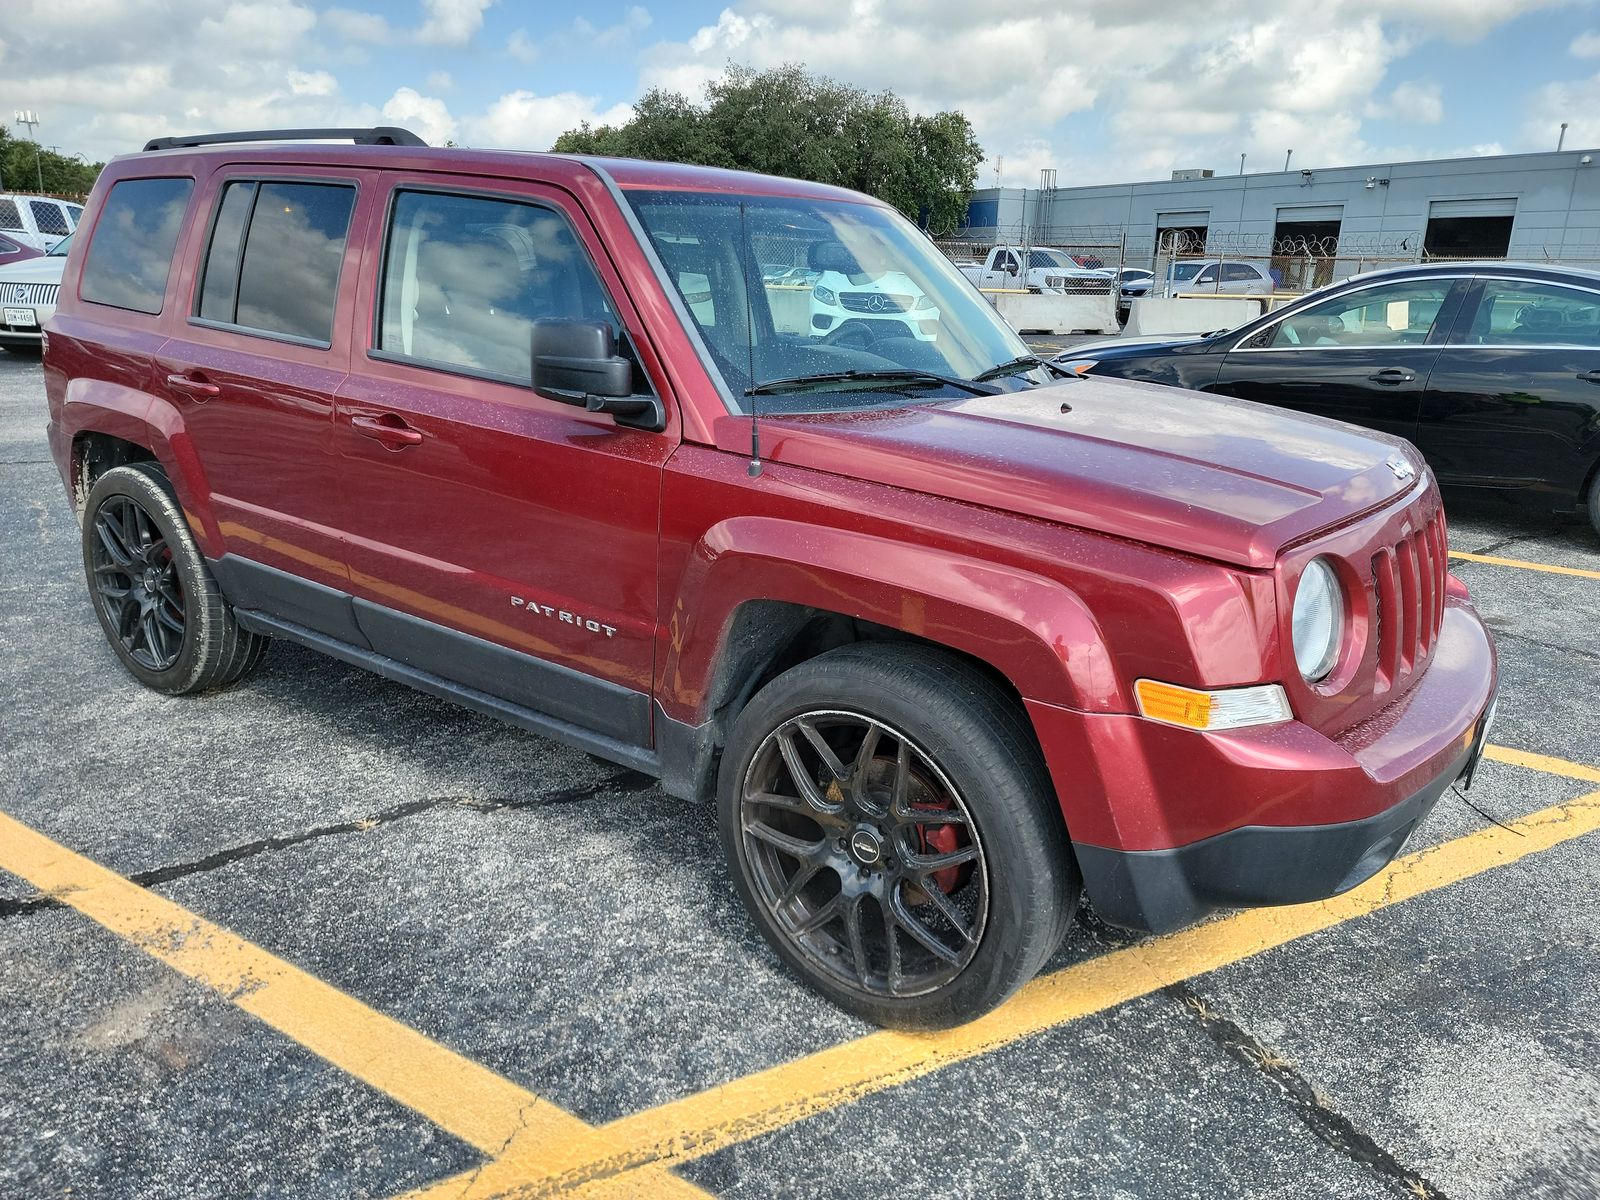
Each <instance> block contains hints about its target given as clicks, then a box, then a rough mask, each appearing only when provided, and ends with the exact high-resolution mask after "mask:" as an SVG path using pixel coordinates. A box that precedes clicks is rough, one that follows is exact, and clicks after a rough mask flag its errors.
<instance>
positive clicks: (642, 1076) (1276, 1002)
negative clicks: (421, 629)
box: [0, 339, 1600, 1200]
mask: <svg viewBox="0 0 1600 1200" xmlns="http://www.w3.org/2000/svg"><path fill="white" fill-rule="evenodd" d="M1058 340H1060V339H1058ZM44 422H45V407H44V390H43V383H42V374H41V369H40V366H39V364H38V362H37V361H36V360H29V359H26V358H18V357H14V356H7V355H5V354H0V556H3V558H0V561H3V563H4V567H3V569H0V596H3V601H4V602H3V605H0V672H3V673H4V680H5V682H4V688H3V695H4V697H5V715H4V727H5V737H4V739H3V742H0V1029H3V1030H4V1031H5V1032H4V1036H3V1038H0V1131H3V1132H0V1198H4V1200H11V1198H13V1197H44V1196H75V1197H82V1196H96V1197H101V1196H104V1197H129V1198H139V1200H165V1198H177V1197H233V1196H282V1197H344V1196H371V1197H391V1196H401V1195H404V1196H408V1197H411V1198H412V1200H420V1198H422V1197H426V1198H427V1200H443V1198H445V1197H468V1196H472V1197H489V1196H496V1197H500V1196H505V1197H510V1196H518V1197H531V1196H548V1195H583V1196H611V1197H624V1196H640V1197H655V1196H690V1195H714V1196H727V1197H752V1198H755V1197H835V1196H837V1197H859V1196H887V1195H890V1194H893V1195H897V1196H908V1197H909V1196H952V1197H953V1196H972V1197H999V1196H1061V1197H1068V1196H1084V1197H1140V1198H1144V1197H1191V1196H1193V1197H1234V1196H1241V1197H1283V1198H1289V1197H1295V1198H1301V1197H1351V1198H1365V1197H1379V1196H1402V1197H1404V1196H1412V1197H1423V1198H1427V1197H1435V1198H1437V1197H1450V1198H1451V1200H1462V1198H1467V1197H1470V1198H1488V1197H1507V1198H1509V1197H1517V1198H1519V1200H1523V1198H1535V1197H1538V1198H1555V1197H1572V1198H1577V1197H1588V1196H1592V1195H1594V1194H1596V1192H1597V1191H1600V1021H1597V1019H1596V1013H1597V1012H1600V882H1597V880H1600V871H1597V869H1596V851H1597V848H1600V834H1597V832H1596V831H1597V830H1600V790H1597V789H1600V720H1597V718H1596V715H1595V708H1596V705H1595V696H1596V694H1597V689H1600V632H1597V628H1600V623H1597V620H1596V614H1597V613H1600V539H1597V538H1596V536H1595V535H1594V533H1593V532H1592V531H1590V530H1589V529H1588V528H1587V526H1585V525H1583V524H1580V523H1577V522H1570V523H1567V524H1560V523H1558V522H1556V521H1554V520H1553V519H1550V518H1545V517H1539V516H1536V515H1529V514H1525V513H1519V512H1516V511H1513V510H1511V509H1509V508H1502V507H1499V506H1485V505H1483V504H1482V503H1479V504H1477V505H1472V506H1468V505H1465V504H1459V503H1458V504H1454V505H1452V507H1451V509H1450V511H1451V517H1452V527H1451V532H1450V541H1451V546H1452V549H1453V551H1455V552H1456V553H1457V555H1458V557H1457V559H1456V561H1455V562H1454V564H1453V567H1454V569H1455V571H1456V572H1457V574H1458V575H1459V576H1460V577H1461V578H1462V579H1463V580H1464V581H1465V582H1466V583H1467V584H1468V585H1469V587H1470V588H1471V589H1472V591H1473V594H1474V596H1475V598H1476V600H1477V603H1478V604H1479V606H1480V608H1481V609H1482V611H1483V613H1484V614H1485V616H1486V617H1487V619H1488V621H1489V623H1490V624H1491V626H1492V627H1493V628H1494V630H1495V631H1496V633H1497V635H1498V639H1499V647H1500V653H1501V662H1502V671H1503V681H1502V691H1501V703H1500V718H1499V724H1498V726H1497V727H1496V730H1495V733H1494V738H1493V741H1494V743H1495V745H1494V747H1493V748H1492V749H1491V751H1490V755H1489V760H1488V761H1486V762H1485V763H1484V765H1483V767H1482V770H1481V772H1480V775H1479V778H1478V781H1477V783H1476V785H1475V786H1474V787H1473V788H1472V790H1471V791H1470V793H1468V794H1467V796H1466V797H1465V798H1463V797H1460V796H1458V795H1455V794H1447V795H1446V797H1445V798H1444V799H1443V800H1442V801H1441V802H1440V804H1439V806H1438V808H1437V809H1436V810H1435V811H1434V813H1433V815H1432V816H1431V818H1430V819H1429V820H1428V822H1427V823H1426V824H1425V825H1424V826H1423V828H1422V829H1421V830H1420V831H1419V833H1418V834H1417V836H1416V838H1415V839H1414V840H1413V842H1412V843H1411V844H1410V845H1408V847H1407V849H1406V854H1405V856H1404V857H1403V858H1402V859H1401V860H1400V861H1399V862H1397V863H1396V864H1395V866H1394V867H1392V868H1391V869H1390V870H1388V871H1386V872H1384V873H1383V874H1381V875H1380V876H1379V877H1378V878H1376V879H1374V880H1373V881H1371V882H1369V883H1368V884H1366V885H1364V886H1363V887H1361V888H1359V889H1357V890H1356V891H1355V892H1353V893H1350V894H1349V895H1347V896H1343V897H1339V898H1336V899H1335V900H1332V901H1329V902H1327V903H1325V904H1319V905H1307V906H1300V907H1296V908H1289V909H1280V910H1270V911H1261V912H1252V913H1242V914H1222V915H1220V916H1218V917H1217V918H1215V919H1213V920H1211V921H1209V922H1207V923H1206V924H1203V925H1201V926H1199V927H1197V928H1194V929H1191V930H1187V931H1184V932H1181V933H1178V934H1174V935H1169V936H1167V937H1164V938H1158V939H1145V940H1142V941H1141V940H1135V939H1132V938H1129V937H1127V936H1125V935H1122V934H1120V933H1118V932H1116V931H1114V930H1111V929H1109V928H1107V927H1104V926H1102V925H1100V924H1099V923H1098V922H1096V920H1095V919H1094V916H1093V913H1092V910H1091V911H1087V912H1085V913H1083V914H1082V915H1081V916H1080V920H1079V928H1078V929H1077V930H1076V931H1075V932H1074V934H1073V935H1072V936H1071V937H1069V938H1068V940H1067V942H1066V944H1065V945H1064V947H1063V949H1062V950H1061V952H1060V954H1059V955H1058V958H1057V961H1056V962H1055V963H1054V964H1052V967H1051V968H1050V970H1049V972H1048V973H1047V974H1046V975H1045V976H1044V977H1042V978H1040V979H1039V980H1038V981H1036V982H1035V983H1033V984H1031V985H1030V986H1029V987H1028V988H1026V989H1025V990H1024V992H1023V993H1022V994H1021V995H1019V996H1018V997H1016V998H1015V999H1014V1000H1013V1001H1011V1002H1010V1003H1009V1004H1007V1005H1006V1006H1005V1007H1004V1008H1002V1009H1001V1010H999V1011H998V1012H996V1013H994V1014H992V1015H991V1016H989V1017H987V1018H984V1019H983V1020H981V1021H979V1022H977V1023H975V1024H973V1025H970V1026H967V1027H965V1028H962V1029H958V1030H955V1031H951V1032H948V1033H942V1034H926V1035H909V1034H891V1033H885V1032H881V1031H877V1030H874V1029H873V1028H871V1027H868V1026H865V1025H863V1024H861V1023H859V1022H858V1021H856V1020H854V1019H853V1018H850V1017H846V1016H844V1015H843V1014H841V1013H840V1012H839V1011H838V1010H836V1009H834V1008H832V1007H830V1006H829V1005H828V1004H827V1003H826V1002H824V1001H822V1000H821V999H820V998H818V997H817V996H816V995H815V994H814V993H812V992H811V991H809V990H808V989H806V988H805V987H803V986H802V985H801V984H799V983H798V982H797V981H795V980H794V979H792V978H791V977H790V976H788V975H787V974H786V973H785V972H784V971H783V970H782V969H781V967H780V966H779V964H778V962H777V960H776V959H775V957H774V956H773V955H772V954H771V953H770V951H769V950H768V949H767V947H766V944H765V943H764V942H763V941H762V940H761V938H760V937H759V935H758V934H757V932H756V930H755V928H754V926H753V925H752V924H751V923H750V922H749V921H748V920H747V919H746V917H745V916H744V913H743V911H742V909H741V908H740V906H739V903H738V900H737V898H736V896H735V893H734V889H733V886H732V884H731V882H730V881H729V879H728V878H727V872H726V869H725V867H724V865H723V862H722V859H721V855H720V852H719V850H718V846H717V840H716V836H715V828H714V821H713V814H712V813H711V811H710V810H709V809H708V808H701V807H695V806H691V805H687V804H684V803H682V802H680V801H677V800H674V799H671V798H670V797H667V796H665V795H664V794H663V793H662V792H660V791H659V790H657V789H656V788H655V787H654V786H653V785H652V784H651V781H650V780H648V779H646V778H645V777H643V776H640V775H637V774H635V773H632V772H629V771H626V770H623V769H621V768H618V767H615V766H612V765H609V764H605V763H602V762H599V761H597V760H595V759H592V758H590V757H588V756H586V755H584V754H581V753H577V752H574V751H569V750H566V749H563V748H561V747H558V746H555V745H554V744H551V743H548V742H544V741H541V740H539V739H537V738H534V737H532V736H529V735H527V734H524V733H521V732H519V731H517V730H516V729H513V728H511V727H510V726H506V725H502V724H498V723H496V722H494V721H492V720H489V719H487V718H484V717H480V716H477V715H475V714H472V713H469V712H466V711H464V710H461V709H458V708H455V707H452V706H450V705H448V704H446V703H443V702H442V701H438V700H435V699H432V698H429V697H426V696H423V695H421V694H418V693H416V692H412V691H410V690H407V689H406V688H404V687H401V686H399V685H397V684H393V683H390V682H387V681H384V680H381V679H378V678H376V677H374V676H371V675H368V674H364V673H362V672H360V671H358V670H356V669H354V668H351V667H347V666H344V665H342V664H340V663H337V662H334V661H332V660H329V659H324V658H321V657H318V656H317V655H315V654H313V653H312V652H310V651H308V650H304V649H302V648H300V647H298V646H293V645H283V644H279V645H275V646H274V647H273V648H272V650H271V652H270V653H269V655H268V658H267V661H266V663H265V664H264V666H263V669H262V670H261V671H259V672H258V673H257V674H256V675H254V676H252V677H251V678H250V679H249V680H247V681H246V682H245V683H244V684H243V685H241V686H240V687H238V688H236V689H234V690H231V691H228V692H224V693H220V694H215V695H211V696H207V697H204V698H200V699H167V698H164V697H161V696H158V695H156V694H154V693H152V692H149V691H146V690H145V689H143V688H142V687H140V686H139V685H138V684H137V683H136V682H135V681H134V680H133V679H132V678H131V677H130V676H129V675H128V674H127V673H126V672H125V671H123V670H122V669H121V667H120V666H119V665H118V664H117V662H116V660H115V658H114V657H113V655H112V653H111V651H110V649H109V648H108V647H107V646H106V644H105V642H104V639H103V637H102V635H101V632H100V629H99V627H98V625H97V624H96V621H95V619H94V616H93V614H92V612H91V611H90V608H89V605H88V602H87V599H86V597H85V594H84V584H83V575H82V566H81V561H80V552H79V548H78V540H77V538H78V530H77V526H76V523H75V521H74V519H73V516H72V513H71V511H70V509H69V507H68V504H67V501H66V499H65V496H64V494H63V491H62V488H61V484H60V480H59V479H58V477H57V475H56V471H55V468H54V466H53V465H52V464H51V463H50V462H49V460H48V454H47V452H46V447H45V440H44V432H43V429H44Z"/></svg>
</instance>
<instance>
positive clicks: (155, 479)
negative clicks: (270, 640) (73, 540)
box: [83, 462, 267, 696]
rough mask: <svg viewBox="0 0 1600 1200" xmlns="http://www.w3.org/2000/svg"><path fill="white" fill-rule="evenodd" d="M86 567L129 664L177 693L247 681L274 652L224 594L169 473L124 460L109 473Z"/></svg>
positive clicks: (99, 489) (103, 617) (95, 491)
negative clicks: (237, 614)
mask: <svg viewBox="0 0 1600 1200" xmlns="http://www.w3.org/2000/svg"><path fill="white" fill-rule="evenodd" d="M83 570H84V575H85V577H86V578H87V581H88V584H89V595H90V598H91V600H92V603H93V604H94V611H95V616H96V617H97V618H98V619H99V621H100V627H101V628H102V629H103V630H104V631H105V635H106V640H107V641H108V642H109V643H110V644H111V649H112V650H113V651H114V652H115V654H116V656H117V658H118V659H119V660H120V661H121V662H122V665H123V666H124V667H126V668H127V669H128V671H129V672H130V673H131V674H132V675H133V676H134V678H136V679H137V680H139V682H140V683H142V684H144V685H145V686H146V687H149V688H154V689H155V690H156V691H158V692H162V693H164V694H166V695H168V696H182V695H189V694H192V693H195V692H206V691H210V690H212V689H213V688H219V687H227V686H229V685H230V684H233V683H236V682H238V681H239V680H240V679H243V678H244V677H245V676H246V675H248V674H249V673H250V672H251V671H252V670H254V669H255V667H256V664H258V663H259V662H260V661H261V658H262V655H263V654H265V653H266V649H267V639H266V638H264V637H262V636H260V635H259V634H256V633H252V632H251V631H250V630H248V629H246V628H244V627H243V626H241V625H240V624H239V622H238V621H237V620H236V619H235V617H234V612H233V608H232V606H230V605H229V604H228V600H227V597H226V596H224V595H223V594H222V589H221V588H220V587H218V585H217V581H216V578H215V576H214V575H213V574H212V573H211V568H210V566H209V565H208V564H207V562H206V559H205V557H204V555H202V554H201V553H200V548H199V546H198V545H196V543H195V540H194V534H193V533H192V532H191V531H190V529H189V519H188V517H187V516H186V515H185V514H184V510H183V507H182V505H180V504H179V503H178V498H177V496H176V494H175V493H174V491H173V488H172V484H171V482H170V481H169V480H168V479H167V475H166V472H165V471H163V470H162V469H161V467H160V466H159V465H158V464H156V463H153V462H132V463H124V464H123V465H121V466H118V467H112V468H110V469H109V470H107V471H105V472H103V473H102V474H101V475H99V476H98V477H97V478H96V479H95V481H94V485H93V486H92V487H91V488H90V489H89V495H88V497H87V499H86V500H85V502H84V511H83Z"/></svg>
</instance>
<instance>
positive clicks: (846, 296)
mask: <svg viewBox="0 0 1600 1200" xmlns="http://www.w3.org/2000/svg"><path fill="white" fill-rule="evenodd" d="M839 303H840V305H841V306H843V307H844V308H847V309H849V310H850V311H851V312H860V313H870V312H880V313H891V312H910V311H911V306H912V305H913V304H914V303H916V300H915V299H914V298H913V297H911V296H897V295H894V294H892V293H890V292H840V293H839Z"/></svg>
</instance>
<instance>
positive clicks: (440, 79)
mask: <svg viewBox="0 0 1600 1200" xmlns="http://www.w3.org/2000/svg"><path fill="white" fill-rule="evenodd" d="M424 82H425V83H426V84H427V87H428V90H429V91H430V92H448V91H450V90H452V89H453V88H454V87H455V86H456V81H455V77H454V76H453V75H451V74H450V72H449V71H429V72H428V78H427V79H426V80H424Z"/></svg>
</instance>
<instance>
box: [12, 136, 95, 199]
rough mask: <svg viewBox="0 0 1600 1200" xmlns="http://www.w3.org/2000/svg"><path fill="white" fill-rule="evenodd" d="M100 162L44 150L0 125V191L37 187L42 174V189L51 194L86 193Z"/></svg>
mask: <svg viewBox="0 0 1600 1200" xmlns="http://www.w3.org/2000/svg"><path fill="white" fill-rule="evenodd" d="M36 155H37V157H35V156H36ZM103 166H105V164H104V163H86V162H84V161H83V160H82V159H81V158H75V157H69V156H68V155H65V154H57V153H56V152H55V151H54V150H46V149H44V148H43V147H39V146H36V145H35V144H34V143H33V142H31V141H29V140H28V139H27V138H19V137H16V136H14V135H13V134H12V133H11V131H10V130H9V129H7V128H5V127H4V126H0V182H3V183H4V185H5V186H4V187H3V188H0V191H7V192H33V191H38V190H39V188H40V182H39V181H40V176H41V175H42V176H43V177H44V188H43V190H44V191H46V192H48V193H50V194H51V195H57V196H86V195H88V193H89V189H90V188H92V187H93V186H94V181H95V179H96V177H98V176H99V174H100V168H101V167H103Z"/></svg>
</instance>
